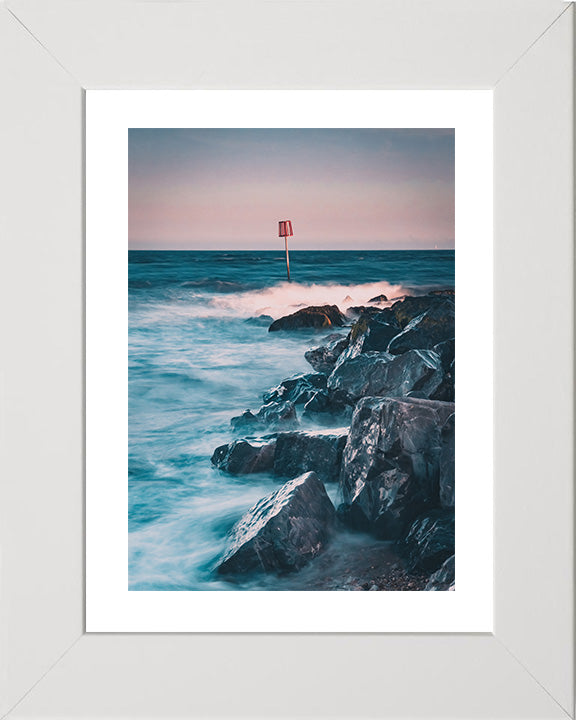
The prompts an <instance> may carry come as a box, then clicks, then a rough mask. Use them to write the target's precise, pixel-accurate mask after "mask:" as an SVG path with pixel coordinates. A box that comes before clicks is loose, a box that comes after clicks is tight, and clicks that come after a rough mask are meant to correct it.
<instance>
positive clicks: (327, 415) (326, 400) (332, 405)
mask: <svg viewBox="0 0 576 720" xmlns="http://www.w3.org/2000/svg"><path fill="white" fill-rule="evenodd" d="M351 414H352V413H351V408H350V406H349V405H345V404H344V403H343V402H340V401H338V400H336V399H334V398H333V397H332V396H331V395H330V394H329V393H328V392H327V391H325V390H319V391H318V392H316V393H314V395H313V396H312V398H311V399H310V400H308V402H307V403H306V405H304V410H303V412H302V417H305V418H308V419H309V420H313V421H314V422H319V423H322V424H332V423H333V422H335V421H340V422H344V421H346V420H347V419H349V418H350V416H351Z"/></svg>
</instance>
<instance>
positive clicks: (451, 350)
mask: <svg viewBox="0 0 576 720" xmlns="http://www.w3.org/2000/svg"><path fill="white" fill-rule="evenodd" d="M432 350H433V351H434V352H435V353H436V354H437V355H438V356H439V357H440V360H441V362H442V368H443V369H444V372H449V370H450V368H451V366H452V363H453V362H454V356H455V351H456V343H455V340H454V338H450V339H449V340H444V342H441V343H438V344H437V345H434V347H433V348H432Z"/></svg>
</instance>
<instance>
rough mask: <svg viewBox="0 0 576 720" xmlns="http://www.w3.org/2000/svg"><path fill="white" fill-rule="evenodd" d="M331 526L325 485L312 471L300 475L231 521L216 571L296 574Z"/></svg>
mask: <svg viewBox="0 0 576 720" xmlns="http://www.w3.org/2000/svg"><path fill="white" fill-rule="evenodd" d="M334 525H335V510H334V506H333V505H332V502H331V501H330V498H329V497H328V495H327V494H326V490H325V488H324V485H323V484H322V482H321V480H319V478H318V476H317V475H316V474H315V473H313V472H309V473H305V474H304V475H300V476H299V477H297V478H294V480H289V481H288V482H287V483H286V484H285V485H283V486H282V487H281V488H279V489H278V490H276V491H275V492H273V493H271V494H270V495H267V496H266V497H264V498H262V499H261V500H259V501H258V502H257V503H256V505H254V506H253V507H252V508H250V510H248V512H247V513H246V514H245V515H244V516H243V517H242V518H241V519H240V520H239V522H238V523H236V525H235V526H234V527H233V528H232V530H231V532H230V537H229V542H228V547H227V548H226V550H225V551H224V553H223V555H222V557H221V559H220V560H219V562H218V564H217V570H218V572H220V573H245V572H253V571H276V572H289V571H292V570H297V569H298V568H300V567H302V566H303V565H305V564H306V563H307V562H309V561H310V560H311V559H313V558H315V557H316V556H317V555H318V554H319V553H321V552H322V550H323V549H324V548H325V546H326V544H327V543H328V542H329V540H330V538H331V536H332V534H333V531H334Z"/></svg>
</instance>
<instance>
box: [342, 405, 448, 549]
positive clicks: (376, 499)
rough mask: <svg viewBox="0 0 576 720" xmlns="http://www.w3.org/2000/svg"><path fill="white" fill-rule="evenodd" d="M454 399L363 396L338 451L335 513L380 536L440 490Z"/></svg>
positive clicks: (398, 527) (390, 534)
mask: <svg viewBox="0 0 576 720" xmlns="http://www.w3.org/2000/svg"><path fill="white" fill-rule="evenodd" d="M453 413H454V405H453V404H452V403H443V402H438V401H433V400H422V399H401V398H375V397H367V398H363V399H362V400H360V401H359V402H358V404H357V405H356V409H355V411H354V415H353V417H352V424H351V427H350V431H349V435H348V441H347V443H346V446H345V448H344V452H343V455H342V471H341V476H340V491H341V496H342V500H343V502H342V505H341V506H340V508H339V514H340V515H341V517H342V519H343V520H344V521H345V522H347V523H348V524H350V525H351V526H352V527H356V528H359V529H364V530H368V531H370V532H372V533H373V534H374V535H376V536H377V537H379V538H382V539H386V540H393V539H396V538H398V537H400V536H401V535H402V534H403V532H404V531H405V530H406V528H407V527H408V525H409V523H411V522H412V521H413V520H414V518H415V517H416V516H417V515H418V514H419V513H421V512H422V511H423V510H424V509H425V508H427V507H432V508H433V507H437V506H438V504H439V492H440V462H441V453H442V447H443V446H442V436H441V432H442V428H443V426H444V424H445V422H446V420H447V419H448V417H449V416H450V415H452V414H453Z"/></svg>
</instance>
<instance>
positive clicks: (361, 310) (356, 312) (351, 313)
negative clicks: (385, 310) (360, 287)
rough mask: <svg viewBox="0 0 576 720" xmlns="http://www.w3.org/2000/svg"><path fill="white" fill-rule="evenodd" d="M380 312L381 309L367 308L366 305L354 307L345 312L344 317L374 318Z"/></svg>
mask: <svg viewBox="0 0 576 720" xmlns="http://www.w3.org/2000/svg"><path fill="white" fill-rule="evenodd" d="M380 312H382V310H381V308H377V307H369V306H367V305H354V306H352V307H349V308H348V309H347V310H346V317H348V318H351V319H353V318H357V317H361V316H362V315H364V316H366V317H374V316H375V315H378V313H380Z"/></svg>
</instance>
